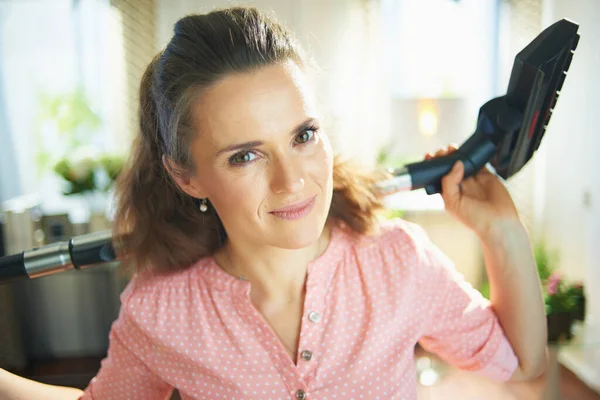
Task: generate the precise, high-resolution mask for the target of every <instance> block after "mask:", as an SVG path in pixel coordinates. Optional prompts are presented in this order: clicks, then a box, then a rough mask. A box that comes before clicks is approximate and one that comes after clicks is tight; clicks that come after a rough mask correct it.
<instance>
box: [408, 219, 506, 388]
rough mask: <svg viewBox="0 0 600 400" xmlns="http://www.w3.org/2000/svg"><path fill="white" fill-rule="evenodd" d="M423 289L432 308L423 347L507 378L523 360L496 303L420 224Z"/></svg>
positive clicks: (461, 365)
mask: <svg viewBox="0 0 600 400" xmlns="http://www.w3.org/2000/svg"><path fill="white" fill-rule="evenodd" d="M412 230H413V234H412V236H413V240H414V245H415V249H416V251H417V262H418V265H419V278H418V279H419V280H420V283H421V285H420V287H422V288H425V290H424V294H425V296H427V297H426V298H425V299H424V300H423V301H425V302H427V303H428V305H429V307H428V309H429V310H430V314H429V317H430V318H428V322H427V323H426V324H425V331H424V332H423V335H422V337H421V339H420V340H419V343H420V345H421V346H422V347H423V348H424V349H425V350H427V351H430V352H432V353H435V354H437V355H438V356H439V357H440V358H442V359H443V360H445V361H446V362H448V363H449V364H451V365H453V366H456V367H457V368H460V369H463V370H468V371H472V372H474V373H478V374H480V375H482V376H486V377H488V378H490V379H493V380H499V381H507V380H508V379H510V377H511V376H512V374H513V372H514V371H515V369H516V367H517V365H518V359H517V357H516V355H515V353H514V351H513V348H512V346H511V344H510V343H509V341H508V339H507V338H506V336H505V334H504V330H503V329H502V326H501V325H500V322H499V320H498V317H497V315H496V313H495V312H494V310H493V308H492V306H491V303H490V301H489V300H488V299H486V298H485V297H483V296H482V295H481V293H480V292H479V291H477V290H476V289H474V288H473V287H472V286H471V284H469V283H468V282H467V281H466V280H465V279H464V276H463V275H462V274H461V273H459V272H458V271H457V270H456V269H455V266H454V264H453V262H452V261H451V260H450V259H449V258H448V257H447V256H446V255H445V254H444V253H443V252H442V251H441V250H440V249H439V248H438V247H437V246H436V245H435V244H433V242H431V240H430V239H429V237H428V236H427V234H426V233H425V231H424V230H423V229H422V228H421V227H419V226H416V225H414V226H412Z"/></svg>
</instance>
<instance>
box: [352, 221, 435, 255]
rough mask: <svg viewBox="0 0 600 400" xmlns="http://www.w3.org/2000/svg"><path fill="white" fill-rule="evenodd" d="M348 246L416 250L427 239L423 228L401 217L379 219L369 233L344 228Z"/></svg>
mask: <svg viewBox="0 0 600 400" xmlns="http://www.w3.org/2000/svg"><path fill="white" fill-rule="evenodd" d="M344 231H345V238H346V243H347V245H348V246H351V247H354V248H355V249H357V250H360V249H372V248H374V247H375V248H381V249H392V248H399V249H404V250H418V248H419V247H421V246H423V245H424V244H425V243H426V242H427V241H428V236H427V234H426V232H425V230H424V229H423V228H422V227H421V226H420V225H418V224H416V223H414V222H410V221H407V220H405V219H402V218H393V219H384V220H380V221H379V222H378V224H377V226H376V228H375V230H374V231H373V232H371V233H368V234H365V233H359V232H354V231H351V230H350V229H349V228H346V229H344Z"/></svg>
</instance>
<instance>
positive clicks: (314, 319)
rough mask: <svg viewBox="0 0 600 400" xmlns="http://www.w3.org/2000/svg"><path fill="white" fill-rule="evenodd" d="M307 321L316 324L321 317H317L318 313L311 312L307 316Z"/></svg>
mask: <svg viewBox="0 0 600 400" xmlns="http://www.w3.org/2000/svg"><path fill="white" fill-rule="evenodd" d="M308 319H309V320H310V322H314V323H317V322H319V320H320V319H321V316H320V315H319V313H318V312H316V311H311V312H310V314H308Z"/></svg>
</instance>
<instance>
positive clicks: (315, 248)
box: [215, 225, 331, 301]
mask: <svg viewBox="0 0 600 400" xmlns="http://www.w3.org/2000/svg"><path fill="white" fill-rule="evenodd" d="M330 236H331V228H330V227H329V226H328V225H325V227H324V229H323V233H322V234H321V236H320V237H319V239H318V240H317V241H316V242H315V243H313V244H312V245H310V246H307V247H305V248H302V249H294V250H288V249H279V248H278V249H273V248H268V249H267V248H265V249H262V250H257V249H256V247H254V246H252V247H250V246H247V247H246V246H243V245H241V246H240V245H237V244H233V243H231V242H227V243H226V244H225V246H223V248H221V249H220V250H219V251H218V252H217V253H216V254H215V261H216V262H217V264H218V265H219V267H221V269H223V270H224V271H225V272H227V273H229V274H231V275H233V276H236V277H238V278H240V279H244V280H247V281H250V283H251V287H252V289H251V290H252V295H253V297H255V296H258V297H260V298H261V299H270V300H273V301H287V300H288V299H289V298H290V296H293V297H294V298H295V297H296V296H297V295H298V294H299V293H302V291H303V290H304V283H305V280H306V269H307V266H308V264H309V262H311V261H312V260H314V259H316V258H318V257H319V256H320V255H321V254H323V253H324V252H325V250H326V249H327V246H328V245H329V240H330Z"/></svg>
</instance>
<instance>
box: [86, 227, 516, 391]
mask: <svg viewBox="0 0 600 400" xmlns="http://www.w3.org/2000/svg"><path fill="white" fill-rule="evenodd" d="M382 224H383V225H382V229H381V231H380V232H379V233H377V234H376V235H373V236H364V235H359V234H357V233H355V232H352V231H351V230H350V229H348V228H347V227H345V225H343V224H340V225H338V226H335V227H334V228H333V230H332V234H331V240H330V243H329V245H328V247H327V249H326V250H325V252H324V253H323V254H322V255H321V256H319V257H318V258H317V259H315V260H314V261H312V262H311V263H309V265H308V274H307V281H306V298H305V303H304V313H303V319H302V322H301V331H300V338H299V347H298V357H297V362H296V363H294V362H293V361H292V359H291V358H290V357H289V355H288V354H287V352H286V350H285V348H284V346H283V345H282V343H281V342H280V341H279V339H278V338H277V336H276V335H275V333H274V331H273V330H272V329H271V328H270V326H269V325H268V324H267V323H266V322H265V319H264V318H263V317H262V316H261V315H260V314H259V313H258V311H257V310H256V309H255V308H254V307H253V306H252V303H251V302H250V298H249V293H250V283H249V282H247V281H243V280H239V279H236V278H235V277H233V276H231V275H228V274H227V273H225V272H224V271H223V270H221V269H220V268H219V267H218V266H217V264H216V263H215V261H214V259H213V258H212V257H206V258H203V259H202V260H200V261H199V262H198V263H196V264H195V265H194V266H192V267H191V268H189V269H187V270H185V271H182V272H178V273H176V274H172V275H169V276H162V277H153V278H146V279H144V280H142V279H141V278H138V277H134V278H133V279H132V280H131V282H130V283H129V284H128V286H127V288H126V289H125V291H124V292H123V293H122V294H121V302H122V306H121V310H120V313H119V317H118V318H117V320H116V321H115V322H114V323H113V325H112V328H111V331H110V345H109V350H108V355H107V357H106V358H105V359H104V360H103V361H102V365H101V368H100V370H99V372H98V374H97V375H96V377H95V378H94V379H92V381H91V382H90V383H89V385H88V387H87V388H86V390H85V392H84V394H83V396H82V397H81V400H89V399H96V400H101V399H144V400H153V399H168V398H169V395H170V393H171V392H172V390H173V388H177V389H178V390H179V392H180V394H181V397H182V399H184V400H188V399H290V400H298V399H300V400H302V399H319V400H326V399H336V398H337V399H369V400H376V399H381V400H389V399H416V398H417V392H416V389H417V382H416V370H415V365H414V364H415V363H414V358H413V356H414V347H415V345H416V344H417V343H420V344H421V345H422V346H423V347H424V348H425V349H427V350H430V351H432V352H435V353H437V354H438V355H439V356H440V357H442V358H443V359H445V360H446V361H448V362H449V363H451V364H453V365H455V366H457V367H459V368H461V369H464V370H468V371H472V372H473V373H476V374H481V375H482V376H486V377H488V378H491V379H494V380H500V381H505V380H507V379H508V378H510V377H511V375H512V373H513V371H514V370H515V368H516V366H517V358H516V356H515V354H514V352H513V349H512V347H511V346H510V344H509V342H508V340H507V339H506V337H505V335H504V332H503V330H502V328H501V326H500V324H499V322H498V319H497V316H496V315H495V314H494V312H493V309H492V308H491V307H490V303H489V301H488V300H487V299H485V298H484V297H482V296H481V294H480V293H479V292H477V291H476V290H475V289H474V288H472V287H471V286H470V285H469V284H468V283H467V282H466V281H465V280H464V278H463V276H462V275H461V274H459V273H458V272H457V271H456V270H455V269H454V266H453V265H452V262H451V261H450V260H449V259H448V258H447V257H446V256H445V255H444V254H442V252H441V251H440V250H439V249H438V248H437V247H436V246H435V245H434V244H433V243H432V242H431V241H430V240H429V239H428V237H427V235H426V234H425V232H424V231H423V229H422V228H420V227H419V226H417V225H415V224H413V223H409V222H407V221H404V220H402V219H396V220H393V221H386V222H384V223H382Z"/></svg>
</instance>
